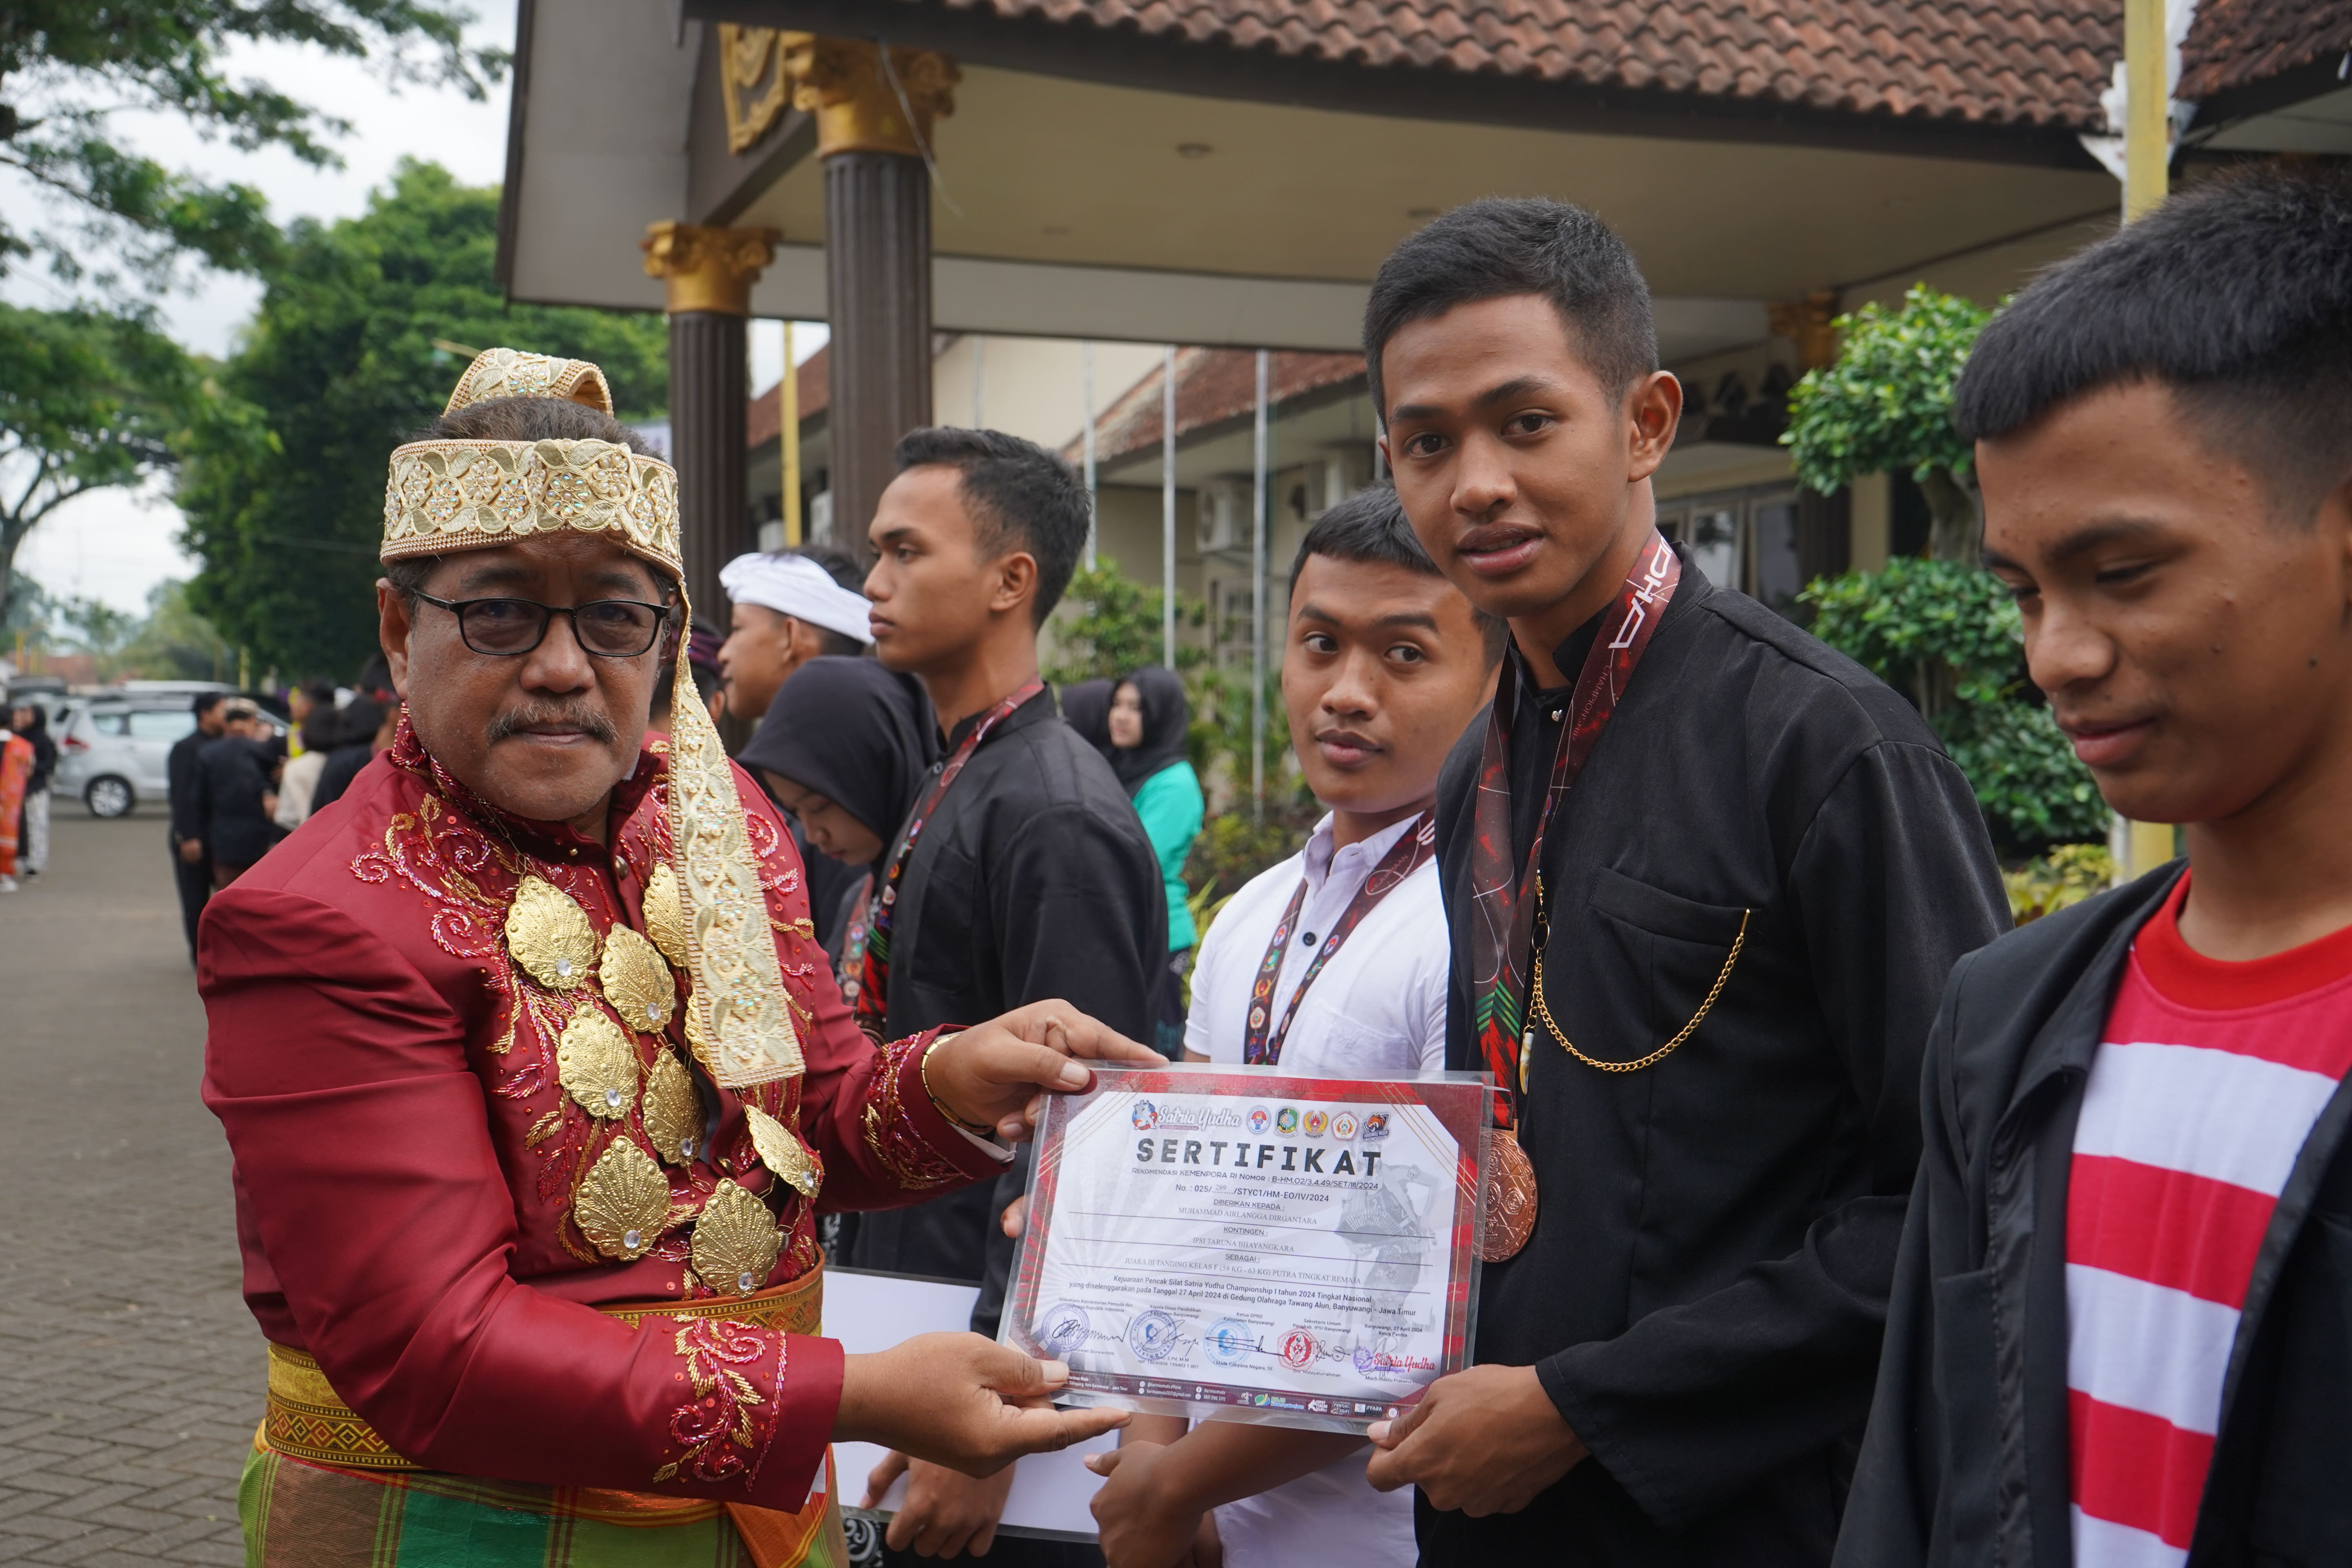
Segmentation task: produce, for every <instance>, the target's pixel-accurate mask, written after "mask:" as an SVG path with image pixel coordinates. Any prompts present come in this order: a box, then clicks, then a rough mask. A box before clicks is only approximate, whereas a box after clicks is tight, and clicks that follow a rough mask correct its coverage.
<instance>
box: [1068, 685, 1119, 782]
mask: <svg viewBox="0 0 2352 1568" xmlns="http://www.w3.org/2000/svg"><path fill="white" fill-rule="evenodd" d="M1117 686H1118V681H1116V680H1081V681H1079V682H1078V683H1077V684H1076V685H1075V686H1065V687H1063V688H1062V689H1061V699H1062V722H1063V723H1065V724H1067V725H1068V726H1069V727H1070V728H1071V729H1073V730H1076V731H1077V732H1078V738H1079V739H1080V740H1082V741H1084V742H1086V743H1087V745H1089V746H1092V747H1093V748H1094V749H1095V750H1096V751H1097V752H1100V753H1101V755H1102V760H1103V761H1104V762H1107V763H1110V764H1111V771H1112V772H1113V773H1116V772H1118V752H1114V751H1113V750H1112V749H1111V743H1110V694H1111V692H1112V690H1113V689H1115V688H1116V687H1117Z"/></svg>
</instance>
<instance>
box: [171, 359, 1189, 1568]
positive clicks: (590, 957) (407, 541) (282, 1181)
mask: <svg viewBox="0 0 2352 1568" xmlns="http://www.w3.org/2000/svg"><path fill="white" fill-rule="evenodd" d="M676 498H677V478H676V476H675V474H673V473H672V471H671V470H670V468H668V467H667V465H666V464H664V463H662V462H661V461H660V460H659V459H657V458H653V457H651V456H648V455H646V453H645V452H644V451H643V450H642V448H641V447H640V446H639V444H638V443H637V442H636V441H635V438H634V437H631V435H630V434H629V433H628V432H627V431H626V430H625V429H624V428H623V427H622V426H620V425H618V424H617V423H616V422H615V421H614V419H613V417H612V408H611V402H610V399H609V396H608V395H607V394H606V392H605V389H604V380H603V377H602V376H601V374H599V373H598V372H597V370H596V368H595V367H594V366H593V365H588V364H584V363H579V362H575V361H566V360H550V359H546V358H543V357H541V356H539V355H535V354H521V353H515V352H514V351H512V350H506V349H499V350H493V351H491V352H490V353H486V354H484V355H482V356H481V357H480V358H478V359H477V360H476V361H475V362H474V363H473V364H472V365H471V366H469V367H468V368H467V373H466V374H465V376H464V378H463V379H462V380H461V381H460V382H459V383H458V386H457V392H456V393H455V394H454V395H452V397H451V398H450V402H449V407H448V409H447V411H446V413H445V414H444V415H443V416H442V417H441V418H440V419H439V420H438V421H436V423H435V424H434V426H432V427H430V428H429V429H428V430H427V431H425V433H424V435H423V436H421V437H419V438H418V439H416V440H415V441H413V442H411V443H410V444H408V445H406V446H404V447H401V448H400V449H399V450H398V451H396V452H394V454H393V458H392V471H391V479H390V484H389V488H388V489H387V492H386V495H385V500H384V536H383V552H382V553H383V562H384V574H385V580H384V581H383V582H382V583H380V584H378V586H377V599H378V604H379V607H380V613H381V616H382V623H383V647H384V651H385V654H386V656H387V657H388V658H389V659H390V660H391V665H392V670H393V676H394V681H395V683H396V684H397V685H398V686H399V688H400V689H401V691H402V693H403V696H404V699H405V702H406V710H405V712H404V716H403V717H402V719H401V721H400V724H399V730H398V738H397V740H396V741H395V742H394V745H393V748H392V750H391V751H390V752H387V753H385V754H384V755H383V756H382V757H380V758H378V759H377V760H376V761H375V762H374V763H371V764H370V765H369V766H368V767H367V768H366V769H365V770H364V771H363V772H362V773H361V775H360V777H359V778H358V780H357V781H356V782H354V783H353V784H352V785H351V787H350V788H349V790H348V791H347V792H346V793H345V794H344V795H343V796H342V798H341V800H339V801H338V802H336V803H335V805H332V806H330V807H328V808H326V809H325V810H323V811H321V812H320V813H319V814H318V815H317V816H314V817H312V818H311V820H310V822H308V823H307V824H305V825H304V826H303V827H302V828H301V829H300V830H299V832H297V833H296V834H295V835H294V836H293V837H291V838H289V839H288V840H287V841H286V842H285V843H284V844H283V845H281V846H279V847H278V849H277V850H276V851H275V852H273V853H272V854H271V855H270V856H269V857H268V858H267V859H265V860H264V861H262V862H261V863H260V864H258V865H257V866H256V867H255V868H253V870H252V871H250V872H248V873H247V876H246V877H245V878H244V879H241V880H240V881H239V882H238V883H237V885H236V887H235V888H234V889H230V890H229V891H228V892H226V893H225V894H223V895H221V896H219V897H216V898H215V900H213V901H212V904H211V906H210V907H209V909H208V910H207V911H206V913H205V921H204V926H203V931H202V935H201V939H200V942H201V957H200V963H199V984H200V986H201V989H202V991H203V994H204V997H205V1007H206V1009H207V1012H208V1014H209V1016H210V1037H209V1040H208V1042H207V1045H206V1050H205V1086H204V1094H205V1104H206V1105H208V1106H209V1107H211V1109H212V1110H213V1111H214V1112H215V1114H216V1115H217V1116H219V1118H220V1119H221V1122H222V1125H223V1126H224V1127H225V1128H226V1131H227V1133H228V1139H229V1144H230V1148H231V1150H232V1152H234V1154H235V1156H236V1201H237V1235H238V1241H239V1244H240V1246H241V1247H242V1249H243V1253H244V1259H245V1292H246V1299H247V1302H248V1303H249V1304H250V1305H251V1307H252V1309H253V1312H254V1315H255V1317H256V1318H257V1319H258V1320H259V1321H260V1323H261V1328H262V1331H263V1333H264V1335H265V1336H266V1337H267V1339H268V1367H269V1398H268V1415H267V1417H266V1419H265V1421H264V1423H263V1425H262V1427H261V1430H260V1431H259V1433H257V1436H256V1440H255V1452H254V1455H253V1458H252V1459H251V1461H250V1463H249V1464H248V1466H247V1470H246V1475H245V1480H244V1484H243V1486H242V1488H241V1489H240V1492H239V1499H238V1503H239V1512H240V1515H241V1517H242V1519H243V1521H244V1524H245V1530H246V1540H247V1562H248V1563H253V1564H257V1565H260V1568H279V1565H284V1568H325V1565H340V1564H344V1563H353V1564H359V1563H365V1564H371V1565H373V1568H425V1565H436V1568H437V1565H439V1564H443V1563H450V1564H456V1563H466V1564H473V1565H496V1564H499V1563H518V1564H520V1563H531V1564H578V1565H581V1568H585V1565H587V1564H590V1563H595V1564H606V1563H611V1564H646V1565H648V1568H650V1565H654V1564H670V1563H680V1564H683V1563H696V1564H712V1563H717V1564H722V1565H723V1564H746V1565H750V1564H757V1565H758V1568H777V1565H779V1564H793V1563H803V1562H805V1563H813V1564H824V1565H827V1568H831V1565H833V1564H837V1563H840V1562H841V1561H842V1560H843V1558H844V1556H845V1552H844V1546H843V1539H842V1533H841V1529H840V1525H839V1513H838V1510H837V1508H835V1506H834V1504H833V1493H834V1490H835V1489H834V1487H833V1485H832V1483H831V1481H830V1479H829V1478H828V1475H827V1467H826V1464H825V1453H826V1444H827V1441H828V1440H829V1439H830V1438H832V1437H834V1436H842V1437H845V1438H848V1437H856V1438H861V1439H865V1440H869V1441H873V1442H877V1443H881V1444H884V1445H886V1446H888V1447H895V1448H898V1449H900V1450H903V1451H906V1452H909V1453H913V1454H917V1455H919V1456H922V1457H924V1458H930V1459H934V1460H936V1461H938V1462H940V1463H943V1464H948V1465H951V1466H954V1467H956V1468H960V1469H963V1470H966V1471H968V1472H970V1473H972V1474H975V1475H979V1474H986V1473H988V1472H990V1471H992V1470H994V1469H996V1468H1001V1467H1002V1466H1003V1465H1004V1464H1006V1463H1008V1462H1010V1461H1011V1460H1012V1459H1013V1458H1015V1457H1017V1456H1018V1455H1020V1454H1023V1453H1028V1452H1034V1451H1037V1450H1041V1449H1045V1448H1052V1447H1062V1446H1064V1445H1066V1444H1068V1443H1070V1442H1073V1441H1076V1440H1078V1439H1080V1438H1083V1437H1086V1436H1092V1435H1094V1434H1096V1433H1097V1432H1100V1431H1103V1430H1106V1429H1108V1427H1110V1426H1115V1425H1118V1424H1119V1423H1120V1422H1121V1421H1123V1419H1124V1418H1123V1417H1121V1416H1119V1415H1116V1414H1115V1413H1112V1412H1108V1411H1071V1412H1057V1411H1055V1410H1053V1409H1052V1408H1051V1407H1050V1404H1049V1400H1050V1396H1051V1393H1052V1390H1053V1389H1054V1388H1055V1386H1056V1385H1057V1384H1058V1383H1059V1381H1060V1379H1061V1378H1062V1377H1063V1376H1064V1375H1066V1369H1063V1368H1061V1367H1059V1366H1057V1365H1055V1364H1052V1363H1037V1362H1034V1361H1032V1360H1030V1359H1029V1358H1027V1357H1025V1356H1023V1355H1021V1354H1019V1353H1018V1352H1013V1351H1012V1350H1010V1349H1007V1348H1005V1347H1003V1346H999V1345H995V1344H992V1343H991V1342H988V1341H986V1340H983V1339H982V1338H980V1337H979V1336H977V1335H971V1334H934V1335H926V1336H923V1337H921V1338H919V1339H915V1340H912V1341H909V1342H907V1343H906V1344H904V1345H901V1346H899V1347H898V1349H896V1350H893V1351H889V1352H884V1353H882V1354H878V1355H870V1356H845V1355H844V1354H843V1352H842V1349H841V1347H840V1345H839V1344H838V1343H836V1342H832V1341H828V1340H824V1339H820V1338H816V1337H814V1335H815V1333H816V1331H817V1327H818V1321H819V1319H818V1303H819V1296H820V1290H821V1279H822V1274H821V1268H820V1254H819V1252H818V1249H817V1246H816V1241H815V1237H814V1227H813V1220H814V1209H815V1206H816V1205H817V1204H818V1202H819V1201H820V1196H821V1197H822V1201H823V1202H824V1205H826V1206H827V1207H829V1208H849V1209H855V1208H878V1207H888V1206H891V1205H898V1204H905V1203H909V1202H913V1201H917V1200H919V1199H921V1198H924V1197H929V1196H932V1195H936V1194H938V1193H940V1191H941V1190H943V1189H946V1188H950V1187H953V1186H956V1185H960V1184H964V1183H967V1182H971V1181H974V1180H977V1179H979V1178H982V1177H984V1176H992V1175H993V1174H995V1173H997V1171H998V1170H999V1169H1000V1168H1001V1163H1002V1162H1003V1160H1004V1159H1005V1158H1006V1157H1007V1151H1006V1149H1005V1147H1004V1142H1005V1141H1006V1140H1008V1139H1018V1138H1020V1137H1023V1136H1025V1135H1026V1131H1027V1123H1028V1118H1029V1114H1030V1110H1031V1108H1032V1106H1033V1103H1034V1100H1035V1097H1036V1096H1037V1095H1038V1094H1039V1092H1040V1091H1041V1090H1044V1089H1076V1088H1081V1087H1083V1086H1084V1085H1085V1084H1086V1083H1087V1081H1089V1079H1090V1075H1089V1073H1088V1071H1087V1068H1085V1066H1084V1065H1083V1064H1082V1063H1080V1062H1078V1061H1076V1060H1074V1059H1073V1058H1074V1057H1094V1058H1107V1059H1119V1060H1135V1061H1140V1062H1151V1061H1155V1060H1157V1058H1155V1057H1154V1056H1153V1054H1152V1053H1151V1052H1150V1051H1149V1050H1147V1049H1146V1048H1145V1047H1141V1046H1139V1045H1137V1044H1135V1043H1134V1042H1132V1041H1129V1040H1126V1039H1124V1038H1123V1037H1119V1036H1118V1035H1116V1034H1115V1033H1113V1032H1111V1031H1110V1030H1108V1029H1107V1028H1105V1027H1103V1026H1100V1025H1098V1024H1097V1023H1096V1022H1095V1021H1094V1020H1092V1019H1090V1018H1087V1017H1085V1016H1082V1015H1079V1014H1077V1013H1076V1012H1075V1011H1074V1010H1072V1009H1070V1008H1068V1007H1066V1006H1063V1005H1058V1004H1052V1003H1047V1004H1042V1005H1037V1006H1033V1007H1029V1008H1024V1009H1023V1010H1021V1011H1020V1012H1017V1013H1013V1014H1009V1015H1007V1016H1004V1017H1003V1018H999V1019H997V1020H995V1021H994V1022H992V1023H982V1024H980V1025H979V1026H976V1027H972V1028H968V1029H965V1030H963V1031H962V1032H961V1033H946V1032H941V1031H935V1032H933V1033H931V1034H926V1035H920V1036H917V1037H913V1038H909V1039H905V1040H898V1041H895V1042H892V1043H890V1044H887V1045H886V1046H884V1047H881V1048H880V1049H879V1050H877V1049H875V1048H874V1047H871V1046H869V1045H868V1044H867V1043H866V1039H865V1037H863V1036H862V1035H860V1034H859V1033H858V1031H857V1029H856V1026H855V1025H853V1024H852V1022H851V1021H850V1017H849V1015H848V1013H847V1012H846V1011H845V1009H844V1007H843V1005H842V1003H841V999H840V995H839V993H838V992H837V991H836V990H835V987H834V985H833V984H831V980H830V975H829V972H828V970H827V967H826V963H825V960H824V953H823V952H821V951H820V950H819V949H818V947H817V945H816V943H815V942H814V940H813V937H812V934H811V928H810V923H809V910H808V900H807V897H806V894H805V892H804V890H803V887H802V872H801V867H800V864H799V862H798V859H797V858H796V857H795V856H794V854H793V847H792V841H791V838H790V837H789V836H788V835H787V834H786V833H785V832H784V831H783V830H782V826H781V825H780V823H779V821H778V819H777V818H776V816H774V814H773V812H772V809H771V807H770V806H769V805H768V803H767V801H766V799H765V798H764V797H763V796H762V795H761V793H760V791H759V790H758V789H757V788H756V787H754V786H752V785H751V782H750V780H749V779H748V778H746V777H745V776H744V775H743V774H742V773H740V772H739V771H737V770H736V769H735V768H734V767H733V765H732V764H731V763H729V762H728V760H727V758H726V756H725V754H724V752H721V750H720V749H719V738H718V735H717V733H716V732H715V731H714V730H713V729H712V727H711V724H710V721H709V717H708V716H707V715H706V714H704V713H703V711H702V710H701V709H700V707H699V706H698V705H697V704H695V703H691V702H686V703H679V704H677V708H676V720H675V729H674V731H673V732H672V733H671V734H670V735H669V736H668V737H667V739H665V738H664V737H662V736H660V735H657V734H655V735H648V734H647V733H646V717H647V708H648V704H649V700H650V697H651V693H652V691H653V689H654V685H655V681H656V675H657V674H658V672H659V669H660V668H661V664H662V661H663V659H664V658H666V657H667V656H668V653H669V650H670V644H671V643H672V642H673V641H674V640H675V637H676V636H677V628H678V627H679V626H681V625H683V624H684V623H685V620H686V616H687V613H688V612H687V606H686V604H685V598H684V588H683V582H682V572H681V567H680V562H679V555H678V529H677V499H676Z"/></svg>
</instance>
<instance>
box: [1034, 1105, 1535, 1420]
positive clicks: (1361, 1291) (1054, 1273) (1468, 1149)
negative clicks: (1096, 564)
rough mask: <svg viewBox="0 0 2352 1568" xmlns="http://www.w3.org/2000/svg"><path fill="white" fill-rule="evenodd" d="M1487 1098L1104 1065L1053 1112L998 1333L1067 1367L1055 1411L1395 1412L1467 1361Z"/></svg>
mask: <svg viewBox="0 0 2352 1568" xmlns="http://www.w3.org/2000/svg"><path fill="white" fill-rule="evenodd" d="M1493 1094H1494V1090H1493V1087H1492V1083H1491V1080H1490V1079H1488V1077H1487V1075H1486V1074H1484V1073H1465V1072H1449V1073H1433V1074H1429V1075H1425V1076H1423V1077H1418V1078H1412V1079H1328V1078H1310V1077H1303V1076H1300V1075H1297V1074H1295V1073H1286V1072H1284V1071H1282V1070H1281V1069H1280V1068H1247V1067H1231V1066H1223V1065H1211V1064H1209V1063H1205V1062H1187V1063H1178V1064H1171V1066H1168V1067H1165V1068H1106V1067H1101V1066H1097V1067H1096V1068H1095V1083H1094V1087H1093V1088H1092V1089H1088V1090H1087V1092H1086V1093H1085V1094H1078V1095H1049V1096H1047V1097H1046V1104H1045V1115H1044V1118H1043V1119H1042V1121H1041V1122H1040V1124H1039V1127H1038V1129H1037V1152H1036V1158H1035V1160H1034V1162H1033V1163H1032V1167H1031V1170H1030V1173H1029V1189H1028V1195H1029V1202H1028V1220H1027V1226H1026V1228H1025V1229H1024V1232H1023V1235H1022V1240H1021V1251H1020V1255H1019V1257H1018V1258H1017V1259H1016V1261H1015V1264H1014V1267H1013V1277H1012V1281H1011V1289H1010V1291H1009V1293H1008V1297H1009V1299H1008V1300H1007V1301H1006V1303H1005V1308H1004V1315H1003V1321H1002V1326H1001V1328H1000V1330H999V1338H1000V1339H1002V1340H1003V1342H1004V1343H1006V1344H1010V1345H1013V1346H1014V1347H1015V1348H1017V1349H1019V1350H1022V1351H1024V1352H1027V1353H1028V1354H1030V1355H1034V1356H1037V1357H1039V1358H1041V1359H1045V1360H1056V1361H1061V1362H1065V1363H1067V1364H1068V1365H1069V1368H1070V1379H1069V1382H1068V1384H1066V1386H1065V1388H1064V1390H1063V1392H1062V1393H1061V1394H1059V1395H1058V1396H1057V1399H1058V1402H1059V1403H1061V1404H1064V1405H1109V1406H1113V1407H1116V1408H1119V1409H1126V1410H1136V1411H1142V1412H1148V1413H1150V1414H1154V1415H1183V1416H1189V1417H1191V1418H1192V1419H1195V1420H1221V1421H1250V1422H1258V1423H1265V1424H1270V1425H1276V1426H1297V1427H1305V1428H1309V1429H1313V1430H1318V1431H1328V1432H1351V1433H1361V1432H1362V1431H1363V1430H1364V1428H1365V1427H1367V1426H1370V1424H1371V1423H1372V1422H1374V1421H1379V1420H1383V1419H1388V1418H1391V1417H1393V1416H1395V1415H1400V1414H1402V1412H1403V1411H1405V1410H1407V1409H1409V1408H1411V1407H1412V1405H1415V1404H1417V1403H1418V1402H1419V1401H1420V1399H1421V1396H1422V1394H1423V1393H1424V1392H1426V1390H1427V1388H1428V1386H1429V1384H1432V1383H1433V1382H1435V1381H1436V1380H1437V1379H1438V1378H1440V1377H1443V1376H1444V1375H1445V1374H1447V1373H1454V1372H1459V1371H1461V1370H1462V1369H1463V1368H1465V1367H1466V1366H1468V1365H1469V1364H1470V1358H1471V1350H1472V1337H1473V1334H1474V1331H1475V1325H1476V1322H1477V1313H1478V1272H1479V1266H1478V1235H1479V1230H1480V1227H1481V1226H1483V1224H1484V1223H1485V1220H1486V1184H1485V1181H1484V1179H1483V1178H1484V1174H1485V1152H1486V1144H1487V1138H1488V1135H1489V1132H1490V1130H1491V1128H1492V1126H1493V1115H1494V1101H1493ZM1310 1151H1311V1152H1310ZM1343 1156H1344V1158H1343ZM1326 1221H1328V1223H1325V1222H1326Z"/></svg>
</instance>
